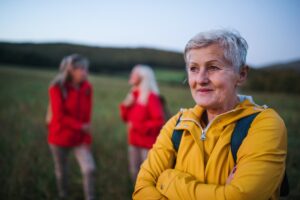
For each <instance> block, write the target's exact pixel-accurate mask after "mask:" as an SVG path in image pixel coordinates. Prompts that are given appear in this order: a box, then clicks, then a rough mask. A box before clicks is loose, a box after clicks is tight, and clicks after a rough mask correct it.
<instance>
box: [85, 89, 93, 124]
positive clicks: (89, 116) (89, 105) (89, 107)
mask: <svg viewBox="0 0 300 200" xmlns="http://www.w3.org/2000/svg"><path fill="white" fill-rule="evenodd" d="M89 87H90V88H89V90H90V95H89V97H88V98H89V99H88V103H87V121H86V123H91V119H92V108H93V94H94V93H93V92H94V91H93V87H92V86H91V85H90V86H89Z"/></svg>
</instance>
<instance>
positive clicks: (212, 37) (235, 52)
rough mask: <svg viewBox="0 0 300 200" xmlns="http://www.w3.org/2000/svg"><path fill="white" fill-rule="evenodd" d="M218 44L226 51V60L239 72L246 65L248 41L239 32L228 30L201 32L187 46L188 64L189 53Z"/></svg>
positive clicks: (185, 55)
mask: <svg viewBox="0 0 300 200" xmlns="http://www.w3.org/2000/svg"><path fill="white" fill-rule="evenodd" d="M212 44H217V45H219V46H220V47H221V48H223V50H224V58H225V59H226V60H227V61H228V62H229V63H230V64H232V65H233V67H234V68H235V69H237V70H239V69H240V68H241V67H242V66H244V65H245V64H246V56H247V50H248V44H247V41H246V40H245V39H244V38H243V37H242V36H241V35H240V34H239V33H238V32H237V31H230V30H226V29H219V30H212V31H207V32H201V33H198V34H197V35H195V36H194V37H193V38H192V39H190V41H188V43H187V44H186V46H185V49H184V59H185V61H186V62H187V53H188V52H189V51H190V50H192V49H199V48H203V47H207V46H209V45H212Z"/></svg>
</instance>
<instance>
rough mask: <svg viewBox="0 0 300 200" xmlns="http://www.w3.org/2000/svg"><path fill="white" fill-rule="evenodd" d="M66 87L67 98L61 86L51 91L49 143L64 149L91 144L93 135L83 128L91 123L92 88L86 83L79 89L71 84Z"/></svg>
mask: <svg viewBox="0 0 300 200" xmlns="http://www.w3.org/2000/svg"><path fill="white" fill-rule="evenodd" d="M65 87H66V90H67V97H66V98H63V95H62V91H61V89H60V87H59V85H54V86H51V87H50V89H49V97H50V105H51V111H52V118H51V121H50V123H49V125H48V129H49V134H48V142H49V143H50V144H54V145H58V146H62V147H73V146H78V145H80V144H91V141H92V137H91V134H90V133H87V132H84V131H82V130H81V128H82V125H83V124H84V123H90V122H91V109H92V92H93V91H92V86H91V85H90V83H89V82H88V81H85V82H83V83H82V84H81V85H80V88H78V89H76V88H74V87H73V86H72V85H70V84H65Z"/></svg>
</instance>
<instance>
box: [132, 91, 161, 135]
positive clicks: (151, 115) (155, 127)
mask: <svg viewBox="0 0 300 200" xmlns="http://www.w3.org/2000/svg"><path fill="white" fill-rule="evenodd" d="M137 106H138V107H139V113H140V114H139V115H140V116H147V117H145V118H143V117H140V118H137V119H136V120H138V121H136V122H135V123H133V125H134V126H135V128H136V129H138V130H140V132H141V133H142V132H144V133H152V134H153V133H156V135H157V134H158V133H159V132H160V129H161V127H162V126H163V125H164V111H163V108H162V104H161V101H160V99H159V98H158V96H156V95H153V94H152V95H150V96H149V99H148V103H147V105H141V104H139V103H137ZM139 120H141V121H139Z"/></svg>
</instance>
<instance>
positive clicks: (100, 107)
mask: <svg viewBox="0 0 300 200" xmlns="http://www.w3.org/2000/svg"><path fill="white" fill-rule="evenodd" d="M157 73H158V77H159V80H161V79H164V78H169V77H166V76H167V73H166V72H163V74H159V73H160V72H157ZM54 74H55V73H54V72H53V71H43V70H36V69H35V70H33V69H23V68H22V69H21V68H17V67H11V66H1V67H0V127H1V130H0V184H1V189H0V196H1V199H12V200H14V199H55V198H56V185H55V178H54V174H53V173H54V169H53V161H52V157H51V154H50V151H49V149H48V145H47V129H46V127H45V123H44V118H45V113H46V107H47V103H48V97H47V95H48V94H47V89H48V83H49V81H50V80H51V78H52V77H53V76H54ZM172 76H174V74H173V75H172ZM176 76H179V75H176ZM180 76H181V75H180ZM161 77H162V78H161ZM90 80H91V82H92V84H93V86H94V107H93V122H92V124H93V131H92V132H93V137H94V140H93V146H92V148H93V154H94V156H95V160H96V164H97V175H96V176H97V177H96V178H97V183H96V186H97V196H98V197H99V198H101V199H130V198H131V192H132V187H133V186H132V184H131V183H130V181H129V176H128V169H127V136H126V129H125V126H124V124H123V123H122V122H121V120H120V118H119V110H118V105H119V103H120V102H121V101H122V99H123V98H124V96H125V95H126V93H127V91H128V89H129V87H128V86H127V81H126V80H125V79H124V78H122V79H120V78H116V77H107V76H91V77H90ZM162 82H163V80H162ZM161 93H162V94H163V95H164V96H165V97H166V99H167V101H168V105H169V107H170V110H171V111H172V112H173V113H175V112H177V111H178V110H179V109H180V108H181V107H191V106H193V105H194V102H193V100H192V98H191V95H190V92H189V89H187V88H184V87H175V86H174V87H173V86H171V85H163V84H161ZM250 94H252V95H253V96H254V98H255V100H256V101H257V102H258V103H259V104H267V105H269V106H270V107H273V108H275V109H276V110H277V111H278V112H279V113H280V115H281V116H282V117H283V118H284V120H285V122H286V126H287V128H288V137H289V157H288V166H287V169H288V170H287V172H288V175H289V177H290V182H291V187H292V193H291V196H290V198H289V199H295V198H298V197H299V196H300V192H299V191H300V184H299V181H298V180H299V179H300V171H299V170H298V168H299V165H300V152H299V151H298V150H297V148H298V146H299V145H300V140H299V136H300V131H299V125H298V123H299V121H300V116H299V110H300V105H299V104H298V102H299V101H300V96H299V95H285V94H261V93H251V92H250ZM70 166H71V167H70V174H69V176H70V190H71V198H70V199H83V191H82V185H81V180H82V177H81V174H80V170H79V167H78V165H77V163H76V161H75V158H74V156H73V155H71V157H70Z"/></svg>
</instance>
